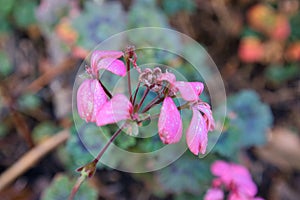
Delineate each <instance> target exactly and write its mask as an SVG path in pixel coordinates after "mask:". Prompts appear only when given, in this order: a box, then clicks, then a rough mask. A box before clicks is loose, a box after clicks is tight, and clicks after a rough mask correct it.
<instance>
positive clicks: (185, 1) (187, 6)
mask: <svg viewBox="0 0 300 200" xmlns="http://www.w3.org/2000/svg"><path fill="white" fill-rule="evenodd" d="M162 7H163V10H164V12H165V13H166V14H168V15H174V14H176V13H179V12H188V13H192V12H194V11H195V10H196V3H195V1H194V0H176V1H174V0H163V1H162Z"/></svg>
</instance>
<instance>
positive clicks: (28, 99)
mask: <svg viewBox="0 0 300 200" xmlns="http://www.w3.org/2000/svg"><path fill="white" fill-rule="evenodd" d="M18 104H19V106H20V108H21V109H23V110H32V109H35V108H37V107H39V106H40V105H41V100H40V98H39V97H38V96H37V95H34V94H24V95H22V96H21V97H20V98H19V99H18Z"/></svg>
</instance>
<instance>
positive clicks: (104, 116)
mask: <svg viewBox="0 0 300 200" xmlns="http://www.w3.org/2000/svg"><path fill="white" fill-rule="evenodd" d="M131 113H132V104H131V103H130V101H129V100H128V99H127V97H126V96H124V95H123V94H116V95H114V96H113V98H112V99H111V100H110V101H108V102H106V103H105V104H104V105H103V106H102V108H101V109H100V110H98V113H97V116H96V123H97V126H104V125H107V124H114V123H117V122H119V121H122V120H126V119H130V117H131Z"/></svg>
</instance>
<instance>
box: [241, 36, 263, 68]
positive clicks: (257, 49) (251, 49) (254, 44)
mask: <svg viewBox="0 0 300 200" xmlns="http://www.w3.org/2000/svg"><path fill="white" fill-rule="evenodd" d="M238 54H239V57H240V59H241V60H242V61H243V62H248V63H251V62H258V61H261V60H262V58H263V55H264V47H263V45H262V43H261V41H260V40H259V39H258V38H256V37H245V38H242V40H241V42H240V46H239V50H238Z"/></svg>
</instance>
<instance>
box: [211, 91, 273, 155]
mask: <svg viewBox="0 0 300 200" xmlns="http://www.w3.org/2000/svg"><path fill="white" fill-rule="evenodd" d="M227 119H228V125H227V126H228V127H227V130H225V131H224V132H223V133H222V134H221V136H220V138H219V140H218V143H217V145H216V146H215V148H214V151H216V152H218V153H219V154H221V155H223V156H225V157H229V158H233V159H235V158H236V156H237V153H238V152H239V149H243V148H247V147H251V146H254V145H262V144H264V143H265V142H266V134H267V130H268V129H269V128H270V127H271V125H272V122H273V115H272V112H271V109H270V107H269V106H268V105H267V104H265V103H263V102H261V101H260V99H259V96H258V94H257V93H256V92H254V91H252V90H245V91H241V92H239V93H237V94H235V95H233V96H231V97H229V98H228V102H227Z"/></svg>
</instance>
